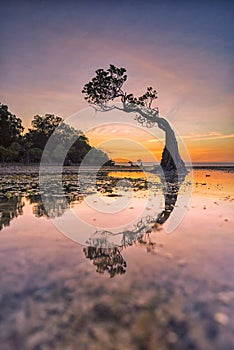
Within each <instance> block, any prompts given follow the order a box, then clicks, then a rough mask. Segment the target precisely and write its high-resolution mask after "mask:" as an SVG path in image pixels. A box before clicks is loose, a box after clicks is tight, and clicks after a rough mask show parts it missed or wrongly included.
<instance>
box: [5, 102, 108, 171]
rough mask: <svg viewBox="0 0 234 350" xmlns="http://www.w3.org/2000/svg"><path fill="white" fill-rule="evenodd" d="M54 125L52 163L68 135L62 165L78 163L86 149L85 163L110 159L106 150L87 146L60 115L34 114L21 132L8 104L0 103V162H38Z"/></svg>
mask: <svg viewBox="0 0 234 350" xmlns="http://www.w3.org/2000/svg"><path fill="white" fill-rule="evenodd" d="M58 126H60V128H59V129H57V130H59V131H58V132H57V134H56V144H55V147H54V148H53V150H52V154H50V155H49V156H50V159H51V160H52V161H54V162H55V163H56V161H58V160H59V159H60V154H61V153H63V149H65V150H66V149H67V145H68V142H69V140H71V137H72V138H73V139H74V142H73V144H72V146H71V147H69V151H68V152H67V154H66V157H65V160H64V164H65V165H71V164H79V163H81V162H82V160H83V159H84V157H85V155H86V154H87V153H88V152H89V157H88V162H89V163H91V164H95V163H98V164H100V162H101V163H102V164H103V163H105V162H108V163H109V162H111V161H110V160H109V158H108V156H107V154H106V153H104V152H103V151H101V150H99V149H96V148H94V147H92V146H90V144H89V140H88V138H87V137H86V136H85V134H84V133H83V132H82V131H81V130H76V129H74V128H73V127H71V126H69V125H67V124H66V123H64V122H63V119H62V118H61V117H57V116H55V115H53V114H46V115H45V116H43V117H41V116H39V115H36V116H34V117H33V120H32V122H31V128H29V129H28V131H27V132H26V133H25V134H23V131H24V127H23V125H22V120H21V119H20V118H18V117H16V116H15V115H14V114H12V113H11V112H10V111H9V110H8V106H6V105H3V104H1V103H0V162H2V163H4V162H7V163H12V162H20V163H25V164H30V163H38V162H40V160H41V156H42V153H43V150H44V147H45V145H46V143H47V141H48V139H49V138H50V136H51V135H52V133H53V132H54V131H55V129H56V128H57V127H58ZM90 151H91V152H90Z"/></svg>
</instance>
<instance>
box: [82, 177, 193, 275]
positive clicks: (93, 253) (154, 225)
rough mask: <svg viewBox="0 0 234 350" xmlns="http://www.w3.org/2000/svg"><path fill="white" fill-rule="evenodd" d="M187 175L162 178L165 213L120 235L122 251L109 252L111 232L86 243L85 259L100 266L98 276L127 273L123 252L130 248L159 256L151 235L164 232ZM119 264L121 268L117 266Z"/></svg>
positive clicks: (102, 232)
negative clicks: (141, 248)
mask: <svg viewBox="0 0 234 350" xmlns="http://www.w3.org/2000/svg"><path fill="white" fill-rule="evenodd" d="M159 175H160V174H159ZM186 175H187V174H186V173H182V174H178V173H177V172H176V171H173V172H172V171H170V172H168V173H164V174H163V176H160V180H161V183H162V185H163V194H164V201H165V203H164V210H163V211H162V212H161V213H159V214H158V216H157V217H156V218H153V217H151V216H147V217H145V218H141V219H140V220H139V221H138V223H137V224H136V225H135V228H134V229H133V230H131V231H125V232H122V233H118V235H122V238H121V245H120V247H116V246H115V247H109V248H106V247H108V244H109V242H110V237H111V236H113V235H114V234H113V233H111V232H109V231H96V233H95V234H94V235H93V237H92V238H89V240H88V241H87V244H88V245H89V246H88V247H85V248H84V253H85V256H86V258H88V259H90V260H92V261H93V264H94V265H95V266H97V270H96V271H97V272H99V273H104V272H105V271H107V272H108V273H109V274H110V277H114V276H115V275H117V274H123V273H125V271H126V267H127V264H126V262H125V261H124V259H123V257H122V255H121V251H122V249H123V248H126V247H127V246H130V245H133V244H136V245H141V246H145V247H146V251H147V252H150V253H155V252H156V249H157V243H156V242H153V241H152V240H151V237H150V233H151V232H153V231H159V230H161V228H162V225H163V224H164V223H165V222H166V221H167V220H168V218H169V217H170V215H171V213H172V212H173V210H174V207H175V204H176V201H177V197H178V193H179V189H180V186H181V185H182V183H183V181H184V179H185V176H186ZM114 257H116V259H115V258H114ZM116 263H118V264H119V265H116Z"/></svg>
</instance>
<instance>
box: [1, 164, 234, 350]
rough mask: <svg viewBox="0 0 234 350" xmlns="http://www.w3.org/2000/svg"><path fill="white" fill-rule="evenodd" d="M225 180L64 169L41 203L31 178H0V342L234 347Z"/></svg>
mask: <svg viewBox="0 0 234 350" xmlns="http://www.w3.org/2000/svg"><path fill="white" fill-rule="evenodd" d="M233 179H234V174H233V171H232V169H231V168H230V169H226V170H218V169H217V170H209V169H202V170H195V171H194V172H193V173H190V174H188V175H187V177H186V178H185V179H181V181H179V182H178V183H168V182H167V181H165V179H164V180H163V179H162V178H160V176H158V175H153V174H149V175H144V174H143V173H139V172H130V173H126V172H125V173H124V172H119V173H118V172H112V173H109V174H101V175H100V176H99V178H98V179H97V181H96V183H95V184H94V183H93V182H92V181H91V180H92V179H90V176H89V175H84V177H83V180H84V181H83V184H82V186H80V184H78V183H77V175H76V174H67V175H66V176H64V179H63V186H64V189H65V196H60V195H58V193H56V185H55V182H54V181H51V183H52V190H50V191H48V193H47V197H46V198H47V202H46V204H45V203H43V202H42V198H41V195H40V192H39V188H38V176H37V174H36V173H32V172H30V173H28V172H24V173H18V174H14V173H12V174H10V175H9V174H2V175H1V187H0V195H1V197H0V212H1V217H0V229H1V232H0V235H1V236H0V239H1V241H0V244H1V246H0V259H1V282H0V304H1V305H0V310H1V311H0V314H1V315H0V317H1V318H0V322H1V323H0V337H1V344H2V347H1V348H2V349H77V348H79V349H103V348H104V349H180V350H181V349H232V348H234V338H233V331H234V319H233V312H234V307H233V302H234V278H233V264H234V254H233V251H234V235H233V209H234V204H233V198H234V181H233ZM182 180H183V181H182ZM191 184H192V196H190V190H191ZM190 197H191V198H190ZM149 199H150V200H149ZM99 201H101V202H99ZM123 203H124V207H123ZM102 206H104V207H103V208H104V209H103V212H101V211H100V207H102ZM45 207H46V208H45ZM120 207H121V208H120ZM120 209H121V210H120ZM108 210H109V212H108ZM113 210H115V215H113ZM71 213H72V215H73V216H74V217H75V218H76V220H75V221H74V222H71V221H70V219H71ZM173 215H174V217H173ZM183 215H184V218H183V220H182V221H181V222H180V224H179V225H177V224H178V222H177V218H178V216H179V217H182V216H183ZM77 218H78V219H77ZM61 223H62V224H61ZM175 224H176V225H177V226H176V225H175ZM61 225H64V226H63V229H64V227H66V230H67V231H68V232H69V233H70V234H71V238H72V239H75V240H77V239H78V240H81V241H82V242H84V243H85V242H89V243H90V246H83V245H80V244H77V243H75V242H74V241H73V240H71V239H69V238H68V237H67V235H64V234H63V233H62V232H61ZM170 225H171V227H172V226H173V225H174V226H173V227H175V226H176V228H175V229H174V230H173V231H172V232H171V233H170V234H169V233H168V227H169V228H170ZM58 227H59V229H58ZM103 242H104V243H103ZM108 244H109V246H108Z"/></svg>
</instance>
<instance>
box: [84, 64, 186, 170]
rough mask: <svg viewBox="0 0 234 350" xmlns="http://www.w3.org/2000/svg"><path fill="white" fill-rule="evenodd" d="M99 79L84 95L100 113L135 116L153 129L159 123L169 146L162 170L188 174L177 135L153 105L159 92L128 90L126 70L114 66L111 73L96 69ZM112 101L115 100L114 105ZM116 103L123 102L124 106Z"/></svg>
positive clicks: (93, 81) (85, 88)
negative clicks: (113, 112)
mask: <svg viewBox="0 0 234 350" xmlns="http://www.w3.org/2000/svg"><path fill="white" fill-rule="evenodd" d="M95 73H96V76H95V77H94V78H93V79H92V80H91V81H90V82H89V83H87V84H85V86H84V88H83V90H82V93H84V94H85V99H86V100H87V102H88V103H89V104H90V105H91V106H92V107H94V108H95V109H96V110H98V111H102V112H103V111H110V110H113V109H117V110H121V111H124V112H126V113H135V119H136V120H137V121H138V122H139V123H140V124H141V125H143V126H145V127H148V128H151V127H153V126H154V125H155V124H157V126H158V127H159V128H160V129H162V130H163V131H164V132H165V135H166V137H165V139H166V141H165V146H164V150H163V153H162V159H161V167H162V169H163V170H164V171H170V170H178V171H186V167H185V164H184V162H183V160H182V159H181V156H180V153H179V149H178V144H177V140H176V136H175V133H174V131H173V129H172V128H171V126H170V124H169V123H168V121H167V120H166V119H164V118H162V117H160V115H159V110H158V108H157V107H153V102H154V101H155V100H156V99H157V92H156V90H154V89H153V88H152V87H147V91H146V92H145V93H144V94H143V95H142V96H140V97H135V96H134V95H133V94H132V93H130V94H128V93H127V92H125V91H124V89H123V85H124V83H125V81H126V80H127V74H126V69H125V68H118V67H115V66H114V65H112V64H111V65H110V68H109V69H107V70H104V69H98V70H96V72H95ZM111 101H114V102H112V103H111ZM116 102H121V103H120V104H119V103H117V104H116Z"/></svg>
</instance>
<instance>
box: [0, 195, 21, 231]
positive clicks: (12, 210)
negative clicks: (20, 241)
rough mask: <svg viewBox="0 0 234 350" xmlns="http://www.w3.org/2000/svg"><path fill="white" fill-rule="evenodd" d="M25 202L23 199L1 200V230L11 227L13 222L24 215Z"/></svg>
mask: <svg viewBox="0 0 234 350" xmlns="http://www.w3.org/2000/svg"><path fill="white" fill-rule="evenodd" d="M23 206H24V202H23V200H22V198H21V197H13V198H6V197H4V198H1V200H0V230H2V229H3V227H5V226H9V225H10V222H11V220H13V219H14V218H16V217H17V216H19V215H22V214H23Z"/></svg>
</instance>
